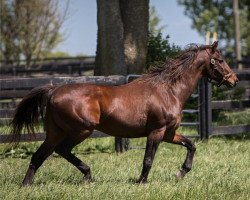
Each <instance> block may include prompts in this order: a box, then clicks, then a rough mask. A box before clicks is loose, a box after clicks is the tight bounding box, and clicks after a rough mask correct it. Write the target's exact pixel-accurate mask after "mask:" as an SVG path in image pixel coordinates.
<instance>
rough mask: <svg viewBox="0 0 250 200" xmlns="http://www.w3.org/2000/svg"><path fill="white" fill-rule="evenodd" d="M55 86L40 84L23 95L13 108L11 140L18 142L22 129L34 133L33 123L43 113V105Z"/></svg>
mask: <svg viewBox="0 0 250 200" xmlns="http://www.w3.org/2000/svg"><path fill="white" fill-rule="evenodd" d="M55 87H56V86H51V85H47V86H42V87H37V88H34V89H33V90H31V91H30V93H29V94H28V95H27V96H25V97H24V98H23V99H22V101H21V102H20V103H19V105H18V106H17V108H16V110H15V114H14V117H13V120H12V121H11V128H12V129H11V137H12V138H11V141H12V142H14V143H15V144H17V143H19V141H20V138H21V134H22V130H23V129H24V130H25V131H28V133H32V134H35V129H34V127H35V125H37V124H38V118H39V116H41V117H42V118H43V117H44V115H45V112H44V110H45V106H46V105H47V103H48V101H49V100H50V97H51V94H52V91H53V90H54V89H55Z"/></svg>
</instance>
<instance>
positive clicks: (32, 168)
mask: <svg viewBox="0 0 250 200" xmlns="http://www.w3.org/2000/svg"><path fill="white" fill-rule="evenodd" d="M61 139H63V138H56V139H54V140H50V139H48V138H46V139H45V141H44V142H43V143H42V145H41V146H40V147H39V148H38V150H37V151H36V152H35V153H34V154H33V156H32V158H31V161H30V165H29V167H28V170H27V172H26V175H25V177H24V179H23V182H22V186H26V185H29V184H31V183H32V181H33V179H34V175H35V173H36V171H37V170H38V168H39V167H40V166H41V165H42V164H43V162H44V161H45V160H46V159H47V158H48V157H49V156H50V155H51V154H52V153H53V151H54V148H55V146H56V145H57V143H59V142H60V140H61Z"/></svg>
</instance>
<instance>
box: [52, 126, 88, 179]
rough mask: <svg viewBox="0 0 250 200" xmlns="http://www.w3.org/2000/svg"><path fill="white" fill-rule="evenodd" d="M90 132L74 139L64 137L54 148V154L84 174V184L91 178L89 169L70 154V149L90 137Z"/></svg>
mask: <svg viewBox="0 0 250 200" xmlns="http://www.w3.org/2000/svg"><path fill="white" fill-rule="evenodd" d="M91 133H92V131H89V133H87V134H86V135H84V136H80V135H79V137H78V138H77V139H76V138H74V139H73V138H70V137H66V138H65V139H64V140H63V141H62V142H61V143H60V144H58V145H57V146H56V148H55V152H56V153H57V154H59V155H60V156H62V157H63V158H65V159H66V160H67V161H68V162H70V163H71V164H73V165H74V166H75V167H76V168H77V169H78V170H80V172H81V173H83V174H84V177H83V180H84V181H86V182H90V181H91V180H92V178H91V171H90V167H89V166H88V165H87V164H85V163H84V162H82V161H81V160H80V159H79V158H77V157H76V156H75V155H73V154H72V153H71V151H72V149H73V148H74V147H75V146H76V145H77V144H79V143H81V142H82V141H83V140H85V139H86V138H87V137H88V136H89V135H91Z"/></svg>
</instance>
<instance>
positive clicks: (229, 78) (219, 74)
mask: <svg viewBox="0 0 250 200" xmlns="http://www.w3.org/2000/svg"><path fill="white" fill-rule="evenodd" d="M217 46H218V41H215V42H214V43H213V44H212V45H209V46H208V48H206V49H205V52H206V54H207V56H206V58H208V60H207V61H206V64H205V74H206V75H205V76H207V77H208V79H209V80H214V81H216V82H217V83H218V86H221V85H226V86H227V87H235V86H236V84H237V82H238V81H239V80H238V78H237V76H236V74H235V73H234V72H233V70H232V69H231V68H230V67H229V65H228V64H227V62H226V61H225V60H224V59H223V58H222V55H221V52H220V51H219V50H218V49H217Z"/></svg>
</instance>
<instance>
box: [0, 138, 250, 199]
mask: <svg viewBox="0 0 250 200" xmlns="http://www.w3.org/2000/svg"><path fill="white" fill-rule="evenodd" d="M139 140H141V141H140V142H141V144H142V143H143V142H145V141H144V139H139ZM138 142H139V141H138ZM29 145H31V143H30V144H29ZM33 145H34V144H33ZM37 145H38V144H37V143H35V146H37ZM88 145H89V146H91V145H94V146H96V145H99V146H100V148H101V147H102V146H103V147H104V149H105V148H106V147H107V146H110V147H111V146H112V148H113V138H102V139H97V140H96V139H90V140H86V141H84V142H83V143H82V144H81V145H79V146H78V147H77V148H76V149H75V150H74V152H75V154H76V155H77V156H78V157H79V158H80V159H82V160H83V161H84V162H86V163H87V164H88V165H89V166H91V169H92V174H93V182H92V183H90V184H86V183H83V182H82V174H81V173H80V172H79V171H78V170H77V169H76V168H75V167H73V166H72V165H71V164H69V163H68V162H67V161H65V160H64V159H63V158H61V157H59V156H56V157H55V156H52V157H50V158H49V159H48V160H47V161H46V162H45V163H44V165H43V166H42V167H41V168H40V169H39V170H38V172H37V174H36V177H35V180H34V184H33V185H32V186H29V187H26V188H20V187H19V186H20V183H21V181H22V179H23V176H24V174H25V172H26V169H27V166H28V164H29V162H30V155H28V157H27V158H25V159H21V158H11V157H7V158H2V159H1V162H0V170H1V173H0V199H8V200H9V199H10V200H11V199H20V200H22V199H121V200H122V199H185V200H186V199H190V200H191V199H192V200H194V199H201V200H203V199H213V200H214V199H218V200H221V199H242V200H247V199H250V190H249V189H250V170H249V163H250V151H249V146H250V138H249V136H245V138H242V137H237V138H231V137H230V138H223V137H219V138H211V139H210V140H209V141H208V142H200V141H199V140H197V141H196V146H197V153H196V156H195V159H194V166H193V170H192V171H191V172H190V173H189V174H188V175H187V176H186V177H185V178H184V179H183V180H182V181H180V182H178V183H177V182H176V180H175V172H176V171H177V170H178V168H179V167H180V166H181V164H182V163H183V161H184V158H185V154H186V150H185V148H183V147H180V146H178V145H172V144H167V143H162V144H161V145H160V147H159V150H158V152H157V154H156V157H155V161H154V164H153V167H152V170H151V172H150V175H149V183H148V184H146V185H137V184H134V180H136V179H137V178H138V177H139V174H140V171H141V167H142V160H143V155H144V150H143V149H132V150H129V151H127V152H125V153H122V154H116V153H114V151H113V150H112V149H111V150H109V151H107V152H106V153H100V152H98V151H95V152H94V153H91V154H87V153H86V151H85V150H86V149H85V148H86V147H87V146H88ZM2 146H3V145H1V147H2Z"/></svg>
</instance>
